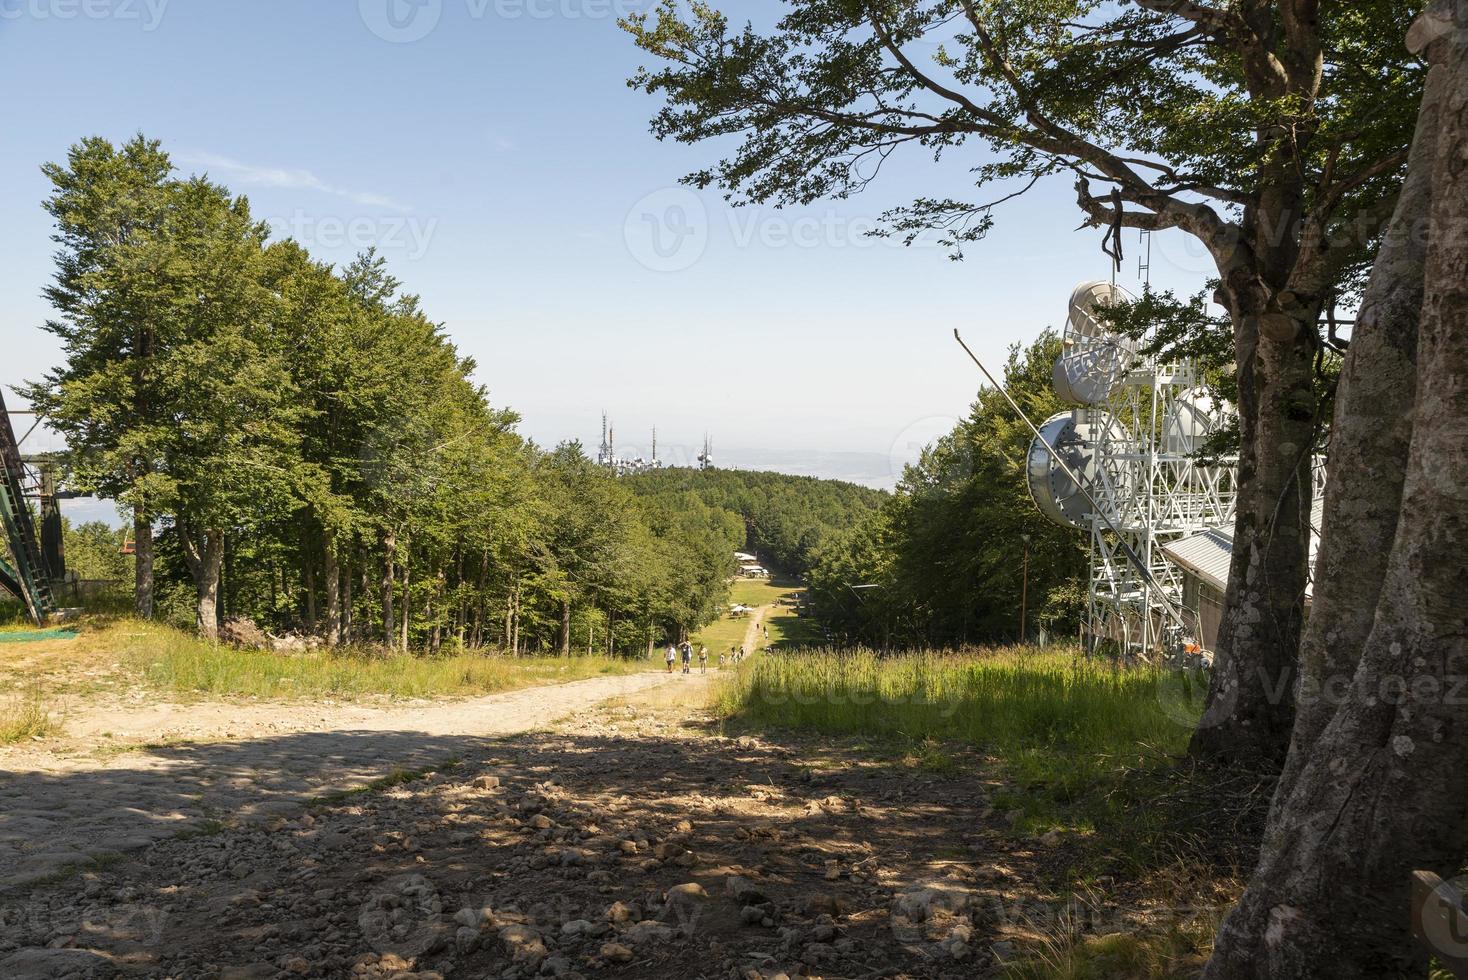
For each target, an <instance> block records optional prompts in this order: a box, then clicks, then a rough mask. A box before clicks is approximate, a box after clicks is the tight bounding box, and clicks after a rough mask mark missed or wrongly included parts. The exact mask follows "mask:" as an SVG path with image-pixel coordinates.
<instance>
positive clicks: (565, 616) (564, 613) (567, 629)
mask: <svg viewBox="0 0 1468 980" xmlns="http://www.w3.org/2000/svg"><path fill="white" fill-rule="evenodd" d="M589 628H590V627H588V629H589ZM588 642H589V641H588ZM570 655H571V600H570V599H562V600H561V656H563V657H569V656H570Z"/></svg>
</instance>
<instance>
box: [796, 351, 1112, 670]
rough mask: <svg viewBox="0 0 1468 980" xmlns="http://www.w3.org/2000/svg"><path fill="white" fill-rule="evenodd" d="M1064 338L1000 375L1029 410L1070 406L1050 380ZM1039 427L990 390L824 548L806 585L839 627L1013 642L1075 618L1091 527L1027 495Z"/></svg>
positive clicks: (881, 643)
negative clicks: (1029, 460)
mask: <svg viewBox="0 0 1468 980" xmlns="http://www.w3.org/2000/svg"><path fill="white" fill-rule="evenodd" d="M1059 351H1060V341H1059V338H1058V337H1057V336H1056V335H1055V334H1054V333H1053V332H1051V331H1046V332H1045V333H1043V334H1042V335H1041V336H1040V337H1039V338H1038V339H1037V340H1035V341H1034V342H1033V343H1032V344H1031V345H1030V346H1029V347H1027V348H1024V349H1020V348H1018V347H1016V348H1014V349H1013V350H1011V351H1010V355H1009V360H1008V362H1007V364H1006V366H1005V386H1006V388H1008V390H1009V392H1010V394H1011V395H1012V396H1013V397H1014V398H1015V400H1016V401H1018V402H1019V403H1020V405H1021V407H1022V408H1024V410H1025V412H1026V414H1029V415H1030V416H1031V417H1032V418H1037V419H1043V418H1047V417H1048V416H1050V415H1051V414H1053V413H1054V412H1056V411H1058V410H1059V409H1060V408H1061V407H1062V406H1061V405H1060V404H1059V401H1058V399H1057V398H1056V395H1055V391H1054V387H1053V386H1052V384H1051V381H1050V370H1051V366H1052V365H1053V364H1054V362H1055V358H1056V356H1057V354H1058V353H1059ZM1031 439H1032V434H1031V433H1030V431H1029V429H1028V428H1027V427H1026V426H1025V424H1024V423H1023V422H1022V421H1021V420H1020V419H1018V418H1016V417H1015V415H1014V412H1013V410H1012V409H1010V408H1009V406H1008V405H1007V404H1006V403H1005V402H1004V401H1003V399H1002V397H1001V396H1000V394H999V393H998V392H997V391H994V390H992V389H985V390H983V391H982V392H980V393H979V397H978V399H977V400H976V401H975V402H974V405H973V407H972V409H971V411H970V413H969V416H968V417H967V418H966V419H964V420H963V421H962V422H960V423H959V424H958V425H957V426H956V427H955V428H954V430H953V431H952V432H950V433H949V434H948V435H946V436H944V437H943V438H942V439H940V440H938V441H937V442H936V443H934V444H933V445H932V446H930V447H928V448H927V449H926V450H925V451H924V452H923V454H922V456H921V458H920V459H919V460H918V461H917V462H916V463H915V464H913V465H911V466H908V467H907V469H906V470H905V471H904V473H903V476H902V479H901V481H900V482H899V483H898V485H897V488H896V491H895V493H894V494H893V495H892V496H891V497H890V498H888V499H887V501H886V502H885V503H884V504H883V505H882V507H881V508H880V509H879V510H876V511H874V512H872V513H871V514H870V515H869V516H868V517H867V519H866V520H864V521H861V522H859V523H856V524H854V525H851V526H848V527H847V528H846V529H845V530H844V531H843V532H842V533H840V534H838V535H836V536H834V537H832V538H831V539H830V540H828V541H827V542H826V543H825V544H824V545H823V546H822V547H821V548H820V549H818V550H817V552H816V554H815V559H814V562H813V566H812V568H811V570H810V574H809V582H810V592H811V598H812V600H813V602H814V604H815V608H816V610H817V613H818V614H819V616H820V618H821V619H822V621H823V622H824V623H825V624H826V626H827V627H828V628H829V629H831V631H832V633H833V634H834V635H835V636H837V637H838V638H840V639H841V640H842V641H843V642H848V643H864V644H869V645H872V646H877V647H882V648H891V647H913V646H917V647H944V646H962V645H965V644H969V643H978V642H1001V641H1002V642H1007V641H1012V640H1014V639H1016V638H1018V637H1019V636H1020V635H1021V633H1022V632H1023V633H1024V634H1025V635H1026V636H1028V637H1034V636H1035V630H1036V629H1037V628H1039V627H1044V628H1045V629H1047V630H1050V631H1052V632H1054V633H1070V632H1074V630H1075V629H1076V628H1077V627H1078V626H1079V624H1080V618H1081V616H1082V614H1083V612H1084V605H1085V591H1084V579H1085V574H1086V552H1085V547H1084V546H1085V541H1084V538H1083V537H1082V536H1081V535H1079V534H1077V533H1075V532H1074V531H1069V530H1066V529H1063V528H1059V527H1056V526H1055V525H1053V524H1051V523H1050V522H1049V521H1047V520H1045V518H1044V517H1042V516H1041V515H1040V513H1039V511H1038V510H1036V508H1035V506H1034V504H1033V503H1032V502H1031V500H1030V499H1029V496H1028V492H1027V490H1026V489H1025V488H1026V483H1025V458H1026V453H1027V452H1028V449H1029V445H1030V441H1031ZM1026 536H1027V537H1026ZM1026 552H1028V559H1027V558H1026ZM1026 571H1028V577H1027V578H1026ZM1022 607H1023V609H1024V612H1025V618H1026V619H1027V621H1028V622H1027V623H1026V625H1025V629H1024V630H1023V631H1022V630H1021V624H1020V613H1021V608H1022Z"/></svg>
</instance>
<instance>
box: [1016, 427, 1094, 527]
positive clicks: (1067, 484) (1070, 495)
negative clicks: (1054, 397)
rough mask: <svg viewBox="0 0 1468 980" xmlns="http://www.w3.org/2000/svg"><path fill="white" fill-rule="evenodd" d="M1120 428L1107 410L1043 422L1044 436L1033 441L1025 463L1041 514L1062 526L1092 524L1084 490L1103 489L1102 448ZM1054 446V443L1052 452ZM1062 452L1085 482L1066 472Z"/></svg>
mask: <svg viewBox="0 0 1468 980" xmlns="http://www.w3.org/2000/svg"><path fill="white" fill-rule="evenodd" d="M1078 415H1079V416H1080V417H1079V418H1078V417H1077V416H1078ZM1115 427H1116V422H1115V421H1114V420H1113V419H1112V418H1111V416H1110V415H1107V414H1106V413H1105V412H1085V413H1077V412H1061V413H1060V414H1058V415H1053V416H1051V417H1050V418H1049V419H1047V420H1046V421H1045V423H1044V424H1043V425H1041V426H1040V435H1039V437H1037V438H1035V439H1034V440H1032V441H1031V442H1030V450H1029V453H1028V455H1027V458H1026V461H1025V476H1026V482H1027V483H1028V485H1029V490H1030V498H1031V499H1032V500H1034V501H1035V506H1036V507H1038V508H1039V510H1040V513H1042V514H1044V515H1045V516H1046V517H1048V518H1049V519H1050V520H1051V521H1053V522H1054V523H1056V524H1059V525H1060V526H1061V527H1067V528H1075V527H1080V528H1084V527H1089V526H1090V524H1089V520H1090V517H1091V513H1092V511H1093V510H1094V508H1093V507H1092V506H1091V502H1090V501H1089V500H1087V499H1086V494H1085V492H1083V491H1089V492H1091V493H1093V494H1094V493H1095V492H1096V490H1097V489H1098V488H1099V487H1100V485H1101V460H1100V452H1099V449H1100V446H1101V444H1102V443H1104V442H1105V441H1106V440H1107V439H1108V438H1109V437H1110V436H1111V435H1112V431H1113V429H1114V428H1115ZM1047 443H1048V445H1047ZM1051 446H1054V447H1055V452H1053V453H1052V452H1051V451H1050V447H1051ZM1057 455H1058V456H1059V457H1060V459H1061V460H1062V461H1063V462H1064V463H1065V465H1066V466H1068V467H1069V468H1070V471H1071V472H1072V473H1074V474H1075V475H1076V476H1077V477H1078V478H1079V479H1080V481H1081V484H1082V485H1083V486H1078V485H1077V484H1076V482H1075V481H1074V480H1072V479H1071V478H1070V476H1069V475H1067V473H1066V472H1065V470H1064V469H1063V468H1062V467H1061V466H1060V464H1059V463H1058V462H1057V461H1056V456H1057Z"/></svg>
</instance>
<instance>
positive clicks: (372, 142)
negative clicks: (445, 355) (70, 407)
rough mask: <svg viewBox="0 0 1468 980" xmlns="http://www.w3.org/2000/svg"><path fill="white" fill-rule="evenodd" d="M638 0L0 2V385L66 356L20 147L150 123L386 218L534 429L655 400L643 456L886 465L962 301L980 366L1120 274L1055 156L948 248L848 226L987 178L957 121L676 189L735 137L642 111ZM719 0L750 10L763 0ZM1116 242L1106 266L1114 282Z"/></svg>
mask: <svg viewBox="0 0 1468 980" xmlns="http://www.w3.org/2000/svg"><path fill="white" fill-rule="evenodd" d="M649 6H650V3H646V2H642V3H637V2H632V0H523V2H517V3H490V2H487V0H426V2H423V3H420V4H417V5H416V6H415V5H412V4H406V3H403V2H402V0H359V2H358V3H355V4H335V5H326V4H320V5H302V4H295V3H287V2H284V0H249V2H246V0H216V2H212V3H208V4H205V3H202V2H199V0H152V2H151V3H142V2H140V0H137V2H127V3H124V2H123V0H95V2H92V3H89V4H83V5H77V6H76V9H75V10H72V8H70V7H67V8H65V9H66V10H72V13H71V14H70V15H68V16H62V11H63V8H62V6H61V5H60V4H59V3H57V2H53V0H28V2H27V3H25V4H21V5H12V6H9V7H6V8H4V11H3V12H0V13H3V16H0V78H3V79H5V80H6V81H8V82H9V83H10V88H11V90H12V91H26V92H27V97H26V98H23V99H19V98H18V99H12V100H10V101H9V103H7V105H6V107H5V108H4V110H0V111H3V112H4V114H5V119H6V122H7V123H8V125H7V127H6V128H7V131H8V133H9V134H10V135H9V137H8V138H7V140H6V142H5V143H4V144H3V145H0V178H3V179H0V207H3V208H4V213H5V214H6V215H7V217H9V218H10V227H9V229H8V231H9V233H8V234H7V235H6V236H4V238H3V240H0V285H3V287H4V289H3V291H0V330H3V331H4V335H5V338H6V350H7V354H8V355H9V356H8V357H7V358H6V362H5V364H4V366H3V367H0V384H3V385H4V386H5V387H6V388H7V390H9V389H10V388H11V387H12V386H14V385H16V384H18V383H20V382H22V381H25V380H28V379H35V378H37V377H38V376H40V375H41V374H42V372H44V371H45V370H47V369H48V368H50V367H52V366H53V365H54V364H56V363H57V361H58V359H59V357H60V350H59V347H58V345H57V344H56V342H55V338H53V337H51V336H50V335H49V334H46V333H44V332H42V331H41V330H40V329H39V327H40V325H41V324H42V323H43V322H44V321H45V320H46V318H47V316H48V315H49V310H48V309H47V306H46V303H45V302H44V300H43V299H42V298H41V290H42V289H43V287H44V286H45V285H46V283H47V281H48V280H49V278H50V276H51V274H52V269H53V262H52V258H51V252H52V247H53V246H52V244H51V242H50V235H51V233H52V229H51V223H50V220H49V217H48V216H47V215H46V214H45V212H44V211H43V210H42V208H41V202H42V201H44V200H45V199H46V197H47V196H48V194H49V191H50V188H49V182H48V181H47V180H46V179H45V178H44V176H43V175H42V173H41V171H40V167H41V165H42V164H43V163H45V162H47V161H57V160H62V159H64V157H65V154H66V151H67V148H68V147H69V146H70V145H72V144H73V143H75V142H76V141H77V140H79V139H81V138H82V137H84V136H88V135H92V134H98V135H102V136H105V137H107V138H110V139H112V140H114V141H121V140H125V139H127V138H129V137H130V136H132V135H133V134H135V133H138V132H142V133H144V134H146V135H148V136H150V137H152V138H157V139H159V140H161V141H162V143H163V146H164V148H165V149H166V150H168V151H169V152H170V153H171V154H172V156H173V158H174V161H175V163H176V164H177V165H178V168H179V170H180V171H181V172H183V173H208V174H209V175H210V176H211V177H212V178H213V179H215V180H217V181H219V182H222V183H224V184H226V185H228V186H229V187H230V188H231V189H232V190H233V191H235V192H236V193H239V194H246V195H248V196H249V198H250V201H251V204H252V207H253V209H254V211H255V213H256V215H257V217H260V218H262V219H264V220H267V221H269V222H270V224H271V226H272V228H273V229H274V231H275V235H276V237H285V236H292V237H295V238H297V239H299V240H301V241H302V242H303V244H305V245H307V247H309V248H310V249H311V251H312V253H313V254H314V255H316V256H317V257H318V258H320V259H323V260H326V261H330V262H333V263H337V264H342V263H345V262H346V261H348V260H350V258H351V257H352V256H353V255H354V254H356V253H357V252H358V251H360V250H362V249H364V248H367V247H376V248H377V249H378V250H379V252H380V254H381V255H383V256H384V258H385V259H386V260H387V263H388V267H389V269H390V271H391V272H392V273H393V274H394V275H395V276H397V277H398V278H399V279H401V280H402V281H403V283H404V287H405V289H407V290H408V291H410V292H414V293H417V294H420V295H421V296H422V299H423V305H424V308H425V309H426V311H427V312H428V314H429V315H430V316H431V317H433V318H434V319H435V320H438V321H441V322H443V323H444V325H445V329H446V330H447V332H448V334H449V335H450V336H451V337H452V338H453V340H454V342H455V343H456V344H457V345H458V347H459V349H460V351H461V352H462V353H463V354H465V355H467V356H471V357H473V358H474V359H475V360H476V362H477V363H478V369H477V371H476V379H477V380H478V381H479V382H481V383H482V384H484V385H485V386H486V387H487V388H488V390H489V393H490V399H491V401H492V403H493V404H495V405H498V406H505V407H508V408H511V409H513V410H514V411H516V412H518V413H519V414H520V416H521V417H522V419H523V423H522V425H521V426H520V431H521V432H522V433H524V434H525V435H526V436H527V437H529V438H532V439H534V440H536V441H537V442H539V443H541V444H546V445H551V444H555V443H557V442H561V441H563V440H567V439H579V440H580V441H581V442H582V444H583V445H584V446H585V447H587V448H588V450H589V452H590V453H591V454H592V455H594V454H595V451H596V445H597V443H598V442H599V439H600V426H601V413H602V412H603V411H606V412H608V413H610V414H611V416H612V418H613V420H614V422H615V425H616V428H617V432H618V433H619V439H618V441H619V443H620V444H621V445H623V446H626V447H633V446H636V445H639V444H643V445H645V444H646V443H647V442H650V433H651V428H652V426H654V425H656V426H657V427H658V430H659V433H660V436H659V442H660V447H662V448H663V450H664V452H663V455H664V456H665V458H669V459H672V456H671V455H670V454H671V453H672V452H673V451H674V449H675V448H676V447H683V448H684V449H690V448H691V449H692V450H693V454H696V451H697V448H698V447H700V446H701V444H702V439H703V436H704V434H705V433H709V434H711V435H712V437H713V439H714V443H715V450H716V451H715V455H716V459H718V460H719V461H720V462H721V463H723V464H724V465H729V466H738V467H740V468H755V467H760V468H765V467H767V468H772V469H778V470H782V471H787V472H797V473H802V474H808V475H817V476H830V477H836V478H843V479H854V480H857V481H858V482H863V483H867V484H869V485H876V486H889V487H890V485H891V483H892V482H893V481H894V480H895V478H896V475H897V474H899V473H900V471H901V463H903V462H907V461H910V460H911V459H912V458H915V457H916V454H917V451H918V450H919V449H920V448H921V445H922V444H923V443H924V442H926V441H928V440H931V438H933V437H934V436H935V435H937V434H939V433H941V432H942V431H946V429H947V428H950V427H951V426H952V424H953V423H954V422H955V421H956V420H957V419H959V418H962V417H963V416H965V415H966V414H967V412H968V409H969V406H970V404H971V403H972V401H973V399H974V397H975V394H976V392H977V390H978V388H979V383H980V380H981V377H980V375H979V373H978V372H977V371H976V370H975V368H974V366H973V365H972V363H971V362H969V360H968V359H967V358H966V357H965V356H964V354H963V352H962V351H961V350H960V349H959V348H958V347H957V345H956V344H954V342H953V338H952V330H953V328H954V327H959V328H961V329H962V330H963V331H964V334H965V337H966V338H967V339H968V341H969V343H970V344H971V345H972V346H973V347H974V348H975V350H976V351H977V352H978V353H979V354H980V356H981V357H983V358H984V359H985V360H986V361H988V362H989V363H990V364H991V366H998V365H999V364H1000V363H1001V362H1002V361H1003V359H1004V357H1005V353H1006V350H1007V348H1008V347H1009V346H1010V345H1011V344H1015V343H1026V342H1028V341H1030V340H1031V339H1033V337H1034V336H1035V335H1036V334H1037V333H1038V332H1039V331H1040V330H1042V329H1043V328H1044V327H1046V326H1047V325H1058V324H1060V323H1061V321H1062V319H1063V317H1064V315H1065V304H1066V300H1067V298H1068V296H1069V294H1070V291H1071V289H1072V288H1073V287H1074V285H1075V284H1076V283H1077V282H1080V281H1083V280H1089V279H1100V278H1106V277H1108V276H1109V275H1110V272H1111V270H1110V267H1109V261H1108V260H1107V259H1106V257H1105V256H1104V255H1103V254H1102V253H1101V250H1100V242H1101V238H1102V232H1100V231H1099V230H1095V229H1086V230H1083V231H1080V232H1076V231H1074V229H1075V228H1076V226H1077V225H1078V224H1079V223H1080V221H1081V215H1080V212H1079V211H1078V209H1077V208H1076V206H1075V200H1074V190H1073V188H1072V187H1071V183H1070V181H1068V180H1065V179H1063V178H1056V179H1052V180H1049V181H1046V182H1042V183H1041V184H1040V185H1039V186H1038V187H1037V188H1036V189H1035V190H1034V191H1033V192H1032V193H1031V194H1029V195H1027V196H1025V197H1022V198H1020V199H1018V200H1016V201H1013V202H1011V203H1009V204H1007V205H1005V206H1004V207H1003V208H1002V209H1001V210H1000V211H999V212H998V214H997V218H998V223H997V225H996V227H995V229H994V230H993V231H992V232H991V233H990V235H989V237H988V238H987V239H986V240H985V241H982V242H979V243H976V244H973V245H970V246H968V248H967V250H966V252H967V255H966V258H965V260H964V261H962V262H954V261H951V260H950V258H949V255H948V253H947V252H946V250H945V249H943V248H941V247H939V246H937V245H936V244H934V243H933V242H931V241H926V240H923V241H919V242H918V243H917V244H916V245H914V246H913V247H911V248H904V247H902V246H901V245H900V244H897V243H894V242H891V241H887V240H879V239H873V238H871V237H869V236H868V235H867V234H866V233H867V232H868V231H870V230H871V229H872V228H873V227H875V226H876V224H877V220H878V217H879V216H880V215H881V214H882V212H883V211H885V210H886V209H888V208H890V207H894V206H897V205H901V204H904V203H907V202H910V201H911V200H912V199H913V198H914V197H915V196H918V195H927V196H955V197H965V196H966V197H969V198H971V199H974V198H977V199H981V200H987V199H993V198H994V197H998V196H1000V195H1001V194H1002V193H1004V192H1005V191H1007V190H1009V188H989V189H986V190H985V191H983V192H979V193H977V194H976V193H974V192H973V191H972V189H971V188H969V187H968V179H967V168H968V167H969V166H971V165H972V164H973V163H975V162H978V161H981V160H983V159H984V158H985V157H984V155H983V153H982V152H981V151H979V150H977V149H974V150H971V151H965V152H964V153H959V154H953V155H951V156H950V157H949V158H947V159H945V160H944V161H943V163H942V164H941V165H934V164H933V162H932V160H931V159H930V158H928V157H926V156H925V155H924V154H922V153H909V154H897V155H894V157H893V158H892V159H890V160H889V161H888V162H887V163H886V164H885V165H884V171H883V174H882V176H881V179H880V180H878V181H877V182H876V183H875V184H873V186H872V187H871V188H870V189H868V190H867V191H866V192H865V193H864V194H862V195H860V196H858V197H854V198H852V199H850V200H845V201H835V202H820V203H817V204H815V205H812V206H811V207H808V208H787V209H783V210H781V209H776V208H768V207H744V208H734V207H730V206H729V205H728V204H727V203H726V202H725V201H724V200H723V198H722V195H721V194H719V193H718V192H714V191H710V192H696V191H693V190H690V189H688V188H687V187H684V186H682V185H680V184H679V178H681V177H682V176H683V175H684V174H686V173H688V172H690V171H692V170H694V169H696V168H698V167H701V166H705V165H707V164H709V163H710V162H711V161H713V160H715V159H717V158H718V156H719V155H721V153H722V152H726V151H727V149H728V146H727V145H726V144H725V145H713V144H710V145H702V146H694V147H687V146H681V145H676V144H667V143H659V142H658V141H656V140H655V139H654V138H653V137H652V136H651V135H649V133H648V126H647V123H648V119H649V117H650V116H651V115H652V114H653V112H654V111H655V110H656V108H657V102H656V101H655V100H653V99H650V98H648V97H646V96H643V95H640V94H639V93H637V92H634V91H631V90H629V89H628V88H627V87H626V85H625V84H624V83H625V80H626V78H627V77H628V76H630V75H631V74H632V73H633V72H634V71H635V70H636V69H637V68H638V66H640V65H643V64H646V63H647V61H648V58H647V56H645V55H643V54H642V53H641V52H639V51H638V50H637V49H636V48H635V47H634V46H633V44H632V42H631V40H630V38H628V37H627V36H626V35H625V34H624V33H623V32H622V31H621V30H620V29H618V27H617V25H616V15H618V14H625V13H630V12H635V11H637V10H642V9H647V8H648V7H649ZM739 9H740V14H741V15H743V16H748V17H750V18H752V19H753V20H754V21H755V22H756V23H768V22H769V21H770V19H771V18H772V16H773V13H774V12H775V11H776V10H778V9H779V5H778V4H775V3H773V2H769V0H759V2H750V3H746V4H742V5H740V8H739ZM389 14H392V15H393V16H388V15H389ZM57 64H65V65H67V70H66V71H65V72H57V71H55V66H56V65H57ZM38 78H45V79H46V84H45V86H43V87H34V86H33V85H32V82H33V80H34V79H38ZM181 80H183V83H182V84H181ZM1137 242H1138V240H1137V237H1136V236H1135V235H1134V234H1129V235H1128V236H1127V240H1126V246H1127V249H1128V255H1127V258H1126V262H1125V263H1124V266H1123V268H1122V270H1121V272H1120V274H1119V279H1120V281H1121V282H1122V283H1123V284H1124V285H1127V286H1129V287H1133V288H1135V287H1137V286H1138V264H1137V256H1136V254H1135V253H1136V250H1137ZM1208 271H1209V263H1208V262H1207V261H1206V259H1204V258H1202V257H1201V256H1200V255H1199V254H1198V253H1197V250H1196V249H1195V248H1194V247H1192V246H1190V245H1189V244H1188V241H1187V240H1186V239H1185V238H1184V236H1182V235H1181V234H1179V233H1176V232H1173V233H1164V234H1160V235H1158V236H1156V238H1155V239H1154V245H1153V261H1152V273H1151V277H1152V281H1153V283H1154V284H1155V285H1157V286H1159V287H1162V288H1173V289H1177V290H1179V291H1184V292H1189V293H1191V292H1195V291H1196V290H1198V289H1199V288H1201V286H1202V284H1203V282H1204V278H1205V275H1206V274H1207V273H1208ZM14 400H15V399H13V398H12V401H14ZM13 407H14V406H13ZM690 455H691V454H690Z"/></svg>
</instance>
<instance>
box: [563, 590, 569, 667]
mask: <svg viewBox="0 0 1468 980" xmlns="http://www.w3.org/2000/svg"><path fill="white" fill-rule="evenodd" d="M570 655H571V600H570V599H562V600H561V656H563V657H569V656H570Z"/></svg>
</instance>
